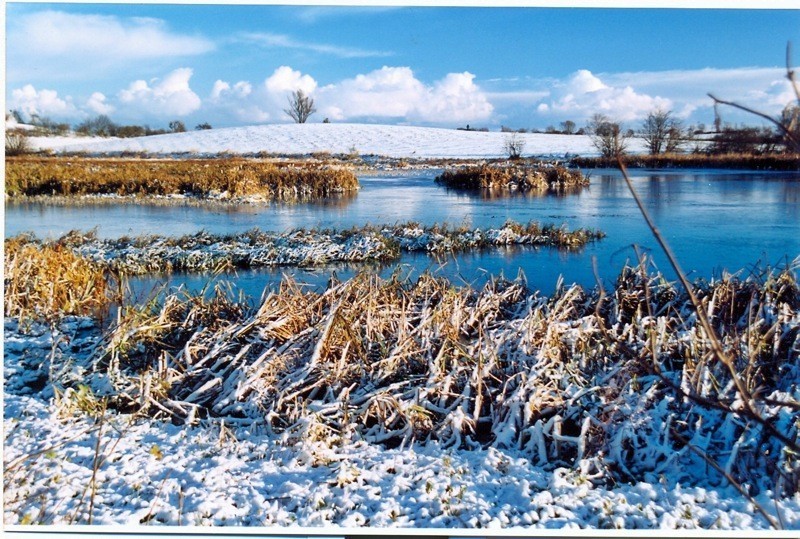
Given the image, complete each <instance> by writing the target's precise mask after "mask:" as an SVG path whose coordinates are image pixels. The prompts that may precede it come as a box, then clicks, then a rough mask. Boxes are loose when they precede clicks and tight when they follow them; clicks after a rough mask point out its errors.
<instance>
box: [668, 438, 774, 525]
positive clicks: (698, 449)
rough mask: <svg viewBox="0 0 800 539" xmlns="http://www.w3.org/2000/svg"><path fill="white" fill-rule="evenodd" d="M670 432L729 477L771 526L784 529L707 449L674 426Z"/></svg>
mask: <svg viewBox="0 0 800 539" xmlns="http://www.w3.org/2000/svg"><path fill="white" fill-rule="evenodd" d="M670 433H671V434H672V435H673V436H675V437H676V438H677V439H678V441H680V442H681V443H683V444H685V445H686V447H688V448H689V449H691V450H692V452H693V453H695V454H696V455H698V456H700V457H701V458H702V459H703V460H705V461H706V463H707V464H709V465H710V466H711V467H712V468H714V469H715V470H716V471H718V472H719V473H720V474H722V476H723V477H724V478H725V479H727V480H728V482H729V483H730V484H731V485H732V486H733V488H735V489H736V490H738V491H739V493H740V494H741V495H742V496H744V497H745V498H747V500H748V501H749V502H750V503H752V504H753V506H754V507H755V508H756V510H757V511H758V512H759V513H761V515H762V516H763V517H764V518H765V519H766V520H767V522H768V523H769V525H770V526H772V527H773V528H774V529H776V530H782V529H783V526H781V523H780V522H778V521H777V520H775V518H774V517H773V516H772V515H770V514H769V513H767V511H766V509H764V507H763V506H762V505H761V504H760V503H758V502H757V501H756V500H755V498H753V497H752V496H751V495H750V493H749V492H747V490H746V489H745V488H744V487H743V486H742V485H741V483H739V482H738V481H736V479H734V478H733V477H732V476H731V474H729V473H728V472H726V471H725V470H723V469H722V467H721V466H720V465H719V464H717V463H716V462H715V461H714V459H712V458H711V457H709V456H708V455H707V454H706V453H705V451H702V450H701V449H700V448H698V447H695V446H694V445H692V444H691V443H690V442H689V440H688V439H687V438H686V437H685V436H683V435H681V434H680V433H679V432H678V431H676V430H675V429H674V428H673V429H670Z"/></svg>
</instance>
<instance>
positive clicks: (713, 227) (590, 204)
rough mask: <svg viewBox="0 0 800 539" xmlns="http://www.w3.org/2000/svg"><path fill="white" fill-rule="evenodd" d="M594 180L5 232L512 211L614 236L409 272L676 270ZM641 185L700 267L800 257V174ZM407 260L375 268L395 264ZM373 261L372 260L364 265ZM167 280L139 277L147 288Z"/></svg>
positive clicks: (78, 211) (664, 176)
mask: <svg viewBox="0 0 800 539" xmlns="http://www.w3.org/2000/svg"><path fill="white" fill-rule="evenodd" d="M589 174H590V178H591V186H590V187H589V188H588V189H584V190H583V191H581V192H580V193H578V194H570V195H566V196H552V195H547V196H526V195H517V196H510V197H497V198H488V197H486V196H482V195H479V194H471V193H464V192H459V191H453V190H449V189H446V188H443V187H440V186H437V185H436V184H435V183H434V182H433V177H434V173H419V172H417V173H412V174H408V175H403V176H396V177H363V178H359V180H360V183H361V190H360V191H359V192H358V193H357V194H355V195H352V196H347V197H342V198H338V199H334V200H328V201H324V202H318V203H310V204H297V205H273V206H267V207H263V206H262V207H258V206H244V207H240V208H227V209H224V210H221V209H219V208H199V207H191V206H151V205H133V204H126V205H86V206H80V207H66V206H51V205H46V204H38V203H37V204H32V203H29V204H8V205H6V216H5V226H6V231H5V234H6V236H7V237H8V236H13V235H15V234H18V233H20V232H25V231H29V232H33V233H35V234H37V235H39V236H40V237H41V236H43V237H57V236H59V235H61V234H63V233H65V232H67V231H69V230H71V229H79V230H89V229H92V228H95V227H96V229H97V232H98V234H99V235H100V236H103V237H119V236H122V235H138V234H164V235H182V234H190V233H194V232H197V231H198V230H201V229H205V230H208V231H210V232H213V233H233V232H241V231H244V230H247V229H250V228H253V227H259V228H261V229H262V230H273V231H286V230H291V229H294V228H300V227H304V228H309V227H333V228H348V227H351V226H361V225H364V224H367V223H371V224H392V223H398V222H405V221H409V220H411V221H417V222H420V223H423V224H433V223H443V222H448V223H452V224H468V225H470V226H475V227H492V226H494V227H496V226H500V225H502V224H503V222H504V221H506V220H507V219H513V220H515V221H518V222H523V223H524V222H527V221H529V220H535V221H540V222H543V223H549V222H552V223H556V224H562V223H563V224H565V225H566V226H568V227H569V228H577V227H591V228H597V229H600V230H603V231H604V232H606V234H607V237H606V238H605V239H603V240H601V241H599V242H596V243H594V244H591V245H589V246H588V247H586V248H584V249H583V250H581V251H579V252H565V251H559V250H555V249H550V248H540V249H530V248H527V249H519V248H512V249H504V250H492V251H485V252H478V253H467V254H462V255H459V256H457V257H455V258H453V257H450V258H449V259H448V260H446V261H438V260H435V259H432V258H430V257H428V256H426V255H423V254H414V255H405V256H403V258H402V259H401V260H400V262H399V264H400V265H401V266H402V268H401V269H402V271H404V272H406V273H409V274H411V275H412V276H413V275H414V274H415V273H417V272H419V271H422V270H426V269H428V270H432V271H437V272H439V273H441V274H444V275H446V276H448V277H451V278H454V279H456V280H457V281H459V282H465V283H472V284H480V283H481V282H483V281H485V279H486V278H487V276H488V275H492V274H495V275H496V274H499V273H500V272H502V273H503V274H505V275H506V276H508V277H514V276H516V275H517V274H518V272H519V271H520V270H522V271H523V272H524V274H525V276H526V278H527V280H528V283H529V285H530V286H532V287H534V288H538V289H540V290H542V291H543V292H544V293H549V292H551V291H552V290H553V289H554V287H555V284H556V282H557V280H558V278H559V276H562V277H563V279H564V282H565V283H567V284H569V283H572V282H577V283H580V284H583V285H586V286H593V285H595V284H596V282H597V279H596V276H595V270H594V269H593V266H595V265H596V268H597V274H598V275H599V277H600V278H601V280H602V281H603V283H604V284H605V285H610V284H611V283H613V280H614V279H615V278H616V276H617V275H618V274H619V271H620V269H621V268H622V267H623V265H624V264H625V263H626V262H627V261H635V260H636V257H637V254H636V248H638V250H639V252H641V253H647V254H649V255H651V256H652V258H653V261H654V263H655V265H656V266H657V267H658V268H659V269H661V270H663V271H664V272H665V273H666V274H667V275H669V276H672V273H671V271H670V270H669V268H668V264H667V261H666V259H665V257H664V256H663V255H662V254H661V252H660V250H659V249H658V246H657V244H656V242H655V240H654V238H653V236H652V233H651V232H650V230H649V229H648V228H647V225H646V223H645V221H644V219H643V218H642V216H641V214H640V212H639V209H638V208H637V207H636V205H635V202H634V200H633V198H632V197H631V194H630V192H629V191H628V188H627V186H626V184H625V182H624V180H623V179H622V177H621V175H620V173H619V172H618V171H616V170H596V171H589ZM631 175H632V178H633V183H634V186H635V189H636V190H637V191H638V193H639V195H640V196H641V197H642V198H643V200H644V201H645V205H646V206H647V208H648V210H649V212H650V213H651V216H652V218H653V219H654V221H655V222H656V225H657V226H658V228H659V229H660V230H661V232H662V234H663V235H664V237H665V238H666V239H667V241H668V242H669V244H670V245H671V247H672V249H673V251H674V252H675V254H676V255H677V257H678V259H679V260H680V263H681V265H682V267H683V269H684V270H685V271H686V272H687V273H688V274H689V275H690V277H695V278H696V277H704V278H710V277H713V276H718V275H720V274H721V273H722V271H730V272H737V271H740V270H743V271H744V272H748V271H751V270H752V269H753V268H754V267H762V268H763V267H764V266H771V267H775V266H785V265H786V264H787V263H788V262H790V261H791V260H793V259H795V258H796V257H798V256H800V173H775V172H770V173H764V172H750V171H745V172H742V171H707V170H702V171H700V170H690V171H686V170H681V171H667V172H665V171H653V170H632V171H631ZM396 266H397V264H392V265H390V266H374V265H373V266H369V268H370V270H371V271H379V272H381V273H383V274H389V273H391V272H392V271H394V269H395V267H396ZM361 267H363V266H361ZM331 271H335V272H336V274H337V275H338V276H340V277H342V278H345V277H348V276H350V275H352V274H353V273H354V272H355V271H357V268H356V267H352V266H351V267H343V266H339V267H333V268H322V269H318V270H311V271H310V270H303V269H299V270H298V269H295V268H279V269H276V270H260V271H239V272H238V273H237V274H236V275H235V276H228V277H230V278H232V279H233V280H235V283H236V285H237V286H238V287H240V288H241V289H242V290H244V291H245V292H246V293H248V294H251V295H256V296H257V295H259V294H260V293H261V291H262V290H263V288H264V287H265V286H267V285H269V284H274V283H275V282H277V281H279V280H280V278H281V275H283V274H284V273H289V274H293V275H295V276H296V277H297V278H298V279H299V280H301V281H302V282H307V283H309V284H311V285H313V286H319V285H322V284H324V283H325V282H326V281H327V280H328V278H329V275H330V272H331ZM169 279H170V280H171V282H172V283H179V282H184V283H186V284H187V285H188V286H189V287H190V288H198V287H200V286H202V285H203V284H205V283H206V282H207V280H208V277H207V276H197V275H195V276H186V275H175V276H172V277H170V278H169ZM163 281H164V278H156V279H152V278H151V279H143V280H140V281H137V283H136V286H137V287H138V288H139V289H147V288H148V287H152V286H154V285H155V284H157V283H158V282H163Z"/></svg>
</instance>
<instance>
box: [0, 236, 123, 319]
mask: <svg viewBox="0 0 800 539" xmlns="http://www.w3.org/2000/svg"><path fill="white" fill-rule="evenodd" d="M4 284H5V304H4V312H5V315H6V316H13V317H18V318H44V319H48V320H53V319H57V318H59V317H61V316H63V315H68V314H77V315H87V314H94V315H96V314H98V313H99V312H101V311H102V310H103V309H105V308H106V307H107V306H108V304H109V302H110V298H111V292H110V287H109V282H108V279H107V274H106V271H105V270H103V269H102V267H101V266H100V265H98V264H95V263H93V262H90V261H89V260H87V259H85V258H83V257H81V256H79V255H76V254H75V253H74V252H73V251H72V250H71V249H69V248H68V247H66V246H63V245H61V244H58V243H53V244H49V245H39V244H36V243H32V242H29V241H27V240H26V239H25V238H24V237H17V238H13V239H7V240H5V257H4Z"/></svg>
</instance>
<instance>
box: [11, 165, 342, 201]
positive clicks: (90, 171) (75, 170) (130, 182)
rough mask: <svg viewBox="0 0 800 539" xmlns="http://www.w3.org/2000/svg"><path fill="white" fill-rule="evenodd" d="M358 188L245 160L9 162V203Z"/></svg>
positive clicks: (304, 170) (317, 170) (271, 196)
mask: <svg viewBox="0 0 800 539" xmlns="http://www.w3.org/2000/svg"><path fill="white" fill-rule="evenodd" d="M357 188H358V180H357V179H356V177H355V175H354V174H353V173H352V172H350V171H349V170H345V169H341V168H330V167H324V166H303V167H297V166H287V165H284V166H280V165H278V164H274V163H268V162H264V161H257V160H246V159H241V158H224V159H180V160H177V159H175V160H173V159H89V158H54V157H50V158H46V157H44V158H43V157H18V158H9V159H6V195H7V196H8V197H9V198H15V197H22V196H26V197H35V196H45V197H46V196H82V195H107V194H109V195H119V196H136V197H144V196H153V195H161V196H164V195H174V194H183V195H192V196H198V197H209V196H213V195H220V194H222V193H227V194H228V195H229V196H231V197H244V196H250V195H257V196H261V197H263V198H266V199H268V200H277V201H296V200H307V199H315V198H321V197H326V196H330V195H332V194H334V193H339V192H345V191H352V190H355V189H357Z"/></svg>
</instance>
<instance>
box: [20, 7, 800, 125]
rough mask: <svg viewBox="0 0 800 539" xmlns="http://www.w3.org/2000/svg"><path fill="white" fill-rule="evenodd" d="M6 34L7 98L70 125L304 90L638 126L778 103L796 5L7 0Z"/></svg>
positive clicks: (242, 105)
mask: <svg viewBox="0 0 800 539" xmlns="http://www.w3.org/2000/svg"><path fill="white" fill-rule="evenodd" d="M6 31H7V50H6V52H7V64H6V75H7V76H6V94H5V97H6V108H7V109H12V108H16V109H17V110H20V111H22V112H23V113H25V114H31V113H38V114H40V115H45V116H49V117H51V118H53V119H57V120H60V121H68V122H70V123H75V122H79V121H81V120H82V119H85V118H87V117H91V116H95V115H97V114H99V113H106V114H108V115H109V116H111V118H112V119H114V120H115V121H117V122H119V123H147V124H149V125H152V126H164V125H166V124H167V123H168V122H169V121H170V120H173V119H181V120H183V121H184V122H186V123H187V125H195V124H196V123H200V122H206V121H207V122H210V123H212V124H213V125H214V126H215V127H222V126H230V125H243V124H253V123H273V122H286V121H290V120H289V118H288V117H287V116H286V115H285V114H284V113H283V111H282V109H283V108H285V106H286V100H287V95H288V94H289V92H290V91H291V90H292V89H297V88H301V89H303V90H305V91H306V92H307V93H310V94H311V95H312V96H313V97H314V99H315V102H316V105H317V109H318V112H317V113H316V114H315V115H314V116H312V119H311V120H310V121H322V120H323V118H329V119H330V120H331V121H342V122H343V121H348V122H381V123H395V124H413V125H440V126H457V125H465V124H468V123H469V124H471V125H474V126H487V127H490V128H497V127H499V126H500V125H507V126H510V127H515V128H516V127H525V128H545V127H546V126H548V125H558V124H559V123H560V122H562V121H564V120H572V121H575V122H577V123H578V124H579V125H581V124H582V123H584V122H585V121H586V119H587V118H588V117H589V116H591V114H593V113H595V112H602V113H605V114H607V115H608V116H611V117H613V118H617V119H619V120H621V121H623V122H625V123H627V124H630V125H631V126H632V127H633V126H635V124H636V123H637V122H638V121H640V119H641V118H642V117H643V116H644V115H646V114H647V112H649V111H650V110H653V109H654V108H664V109H670V110H673V111H674V112H675V114H677V115H679V116H680V117H682V118H684V119H685V121H686V122H687V123H697V122H703V123H706V124H710V123H711V122H712V120H713V113H712V110H711V103H710V99H709V98H708V97H707V96H706V93H707V92H714V93H716V94H718V95H719V96H720V97H726V98H731V99H737V100H739V101H741V102H744V103H748V104H751V105H753V106H756V107H758V108H760V109H762V110H765V111H767V112H771V113H775V112H777V111H779V110H780V109H781V108H782V107H783V106H784V105H785V104H786V103H788V102H789V101H790V100H791V98H792V93H791V91H790V90H791V89H790V88H789V86H788V83H787V82H786V80H785V73H784V69H783V65H784V60H785V58H784V53H785V46H786V43H787V41H790V40H791V41H793V42H795V43H796V44H797V45H796V47H800V10H754V9H645V8H636V9H611V8H606V9H586V8H541V7H526V8H493V7H492V8H489V7H483V8H451V7H438V8H433V7H425V8H422V7H333V6H325V7H307V6H298V5H295V6H286V5H284V6H265V5H239V6H230V5H191V4H188V5H187V4H183V5H148V4H69V3H61V4H38V3H37V4H24V3H9V4H7V12H6ZM795 63H797V62H795ZM725 118H726V119H727V120H729V121H732V122H735V121H744V120H748V119H747V118H745V117H742V116H739V115H737V114H735V113H734V112H732V111H731V112H730V113H726V115H725Z"/></svg>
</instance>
